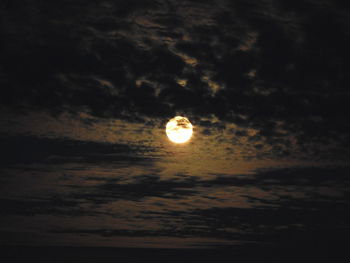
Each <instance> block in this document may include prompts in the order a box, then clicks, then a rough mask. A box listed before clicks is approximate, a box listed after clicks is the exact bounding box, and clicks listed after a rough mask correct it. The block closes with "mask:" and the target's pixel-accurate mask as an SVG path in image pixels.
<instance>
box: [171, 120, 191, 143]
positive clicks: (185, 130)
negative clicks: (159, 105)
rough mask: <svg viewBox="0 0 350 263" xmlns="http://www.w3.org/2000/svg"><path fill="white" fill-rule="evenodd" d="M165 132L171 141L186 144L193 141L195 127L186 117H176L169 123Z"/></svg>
mask: <svg viewBox="0 0 350 263" xmlns="http://www.w3.org/2000/svg"><path fill="white" fill-rule="evenodd" d="M165 131H166V134H167V136H168V138H169V140H170V141H172V142H174V143H184V142H187V141H188V140H189V139H191V137H192V133H193V126H192V124H191V123H190V121H189V120H188V119H187V118H186V117H182V116H176V117H175V118H172V119H170V120H169V121H168V123H167V124H166V129H165Z"/></svg>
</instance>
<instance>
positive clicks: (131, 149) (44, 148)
mask: <svg viewBox="0 0 350 263" xmlns="http://www.w3.org/2000/svg"><path fill="white" fill-rule="evenodd" d="M0 141H1V144H2V145H3V146H2V148H1V163H2V164H3V165H12V166H13V165H19V164H35V163H36V164H64V163H86V164H93V163H99V164H102V163H133V164H135V163H139V164H142V163H144V164H146V163H148V164H150V163H151V162H152V160H151V157H145V156H143V154H142V152H149V151H152V149H150V147H147V146H142V147H137V146H132V145H127V144H118V143H103V142H92V141H79V140H72V139H57V138H56V139H50V138H45V137H42V138H40V137H35V136H3V137H0Z"/></svg>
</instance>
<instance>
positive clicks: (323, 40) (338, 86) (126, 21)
mask: <svg viewBox="0 0 350 263" xmlns="http://www.w3.org/2000/svg"><path fill="white" fill-rule="evenodd" d="M2 5H3V7H4V8H3V9H2V14H3V19H2V25H3V26H2V30H1V34H2V36H3V39H5V41H3V44H2V46H3V48H2V50H3V51H2V53H1V57H2V67H1V76H2V77H1V82H2V86H4V87H7V88H6V89H5V90H4V92H5V93H4V94H3V96H2V103H3V104H7V105H12V106H15V105H16V107H19V106H20V105H22V106H23V103H24V104H26V105H28V104H29V105H31V106H30V107H34V108H46V109H47V108H48V109H51V110H53V111H56V112H57V111H58V112H59V111H62V110H64V109H71V110H72V111H74V109H77V108H79V109H86V110H88V111H89V112H91V113H92V114H94V115H97V116H104V117H112V116H114V117H121V116H122V115H123V114H124V115H125V113H126V112H127V116H130V115H136V116H137V115H140V114H141V115H146V116H147V115H148V116H153V117H163V116H168V115H172V114H174V113H175V112H188V113H193V114H195V115H198V114H199V115H206V114H215V115H216V116H217V117H219V118H220V119H221V120H227V121H233V122H236V123H238V124H240V125H248V126H253V127H256V128H259V129H261V130H262V132H269V133H273V134H274V133H275V132H276V131H275V130H274V128H273V127H271V126H270V124H271V123H275V122H276V121H282V122H283V124H282V125H283V128H285V129H287V130H288V131H290V132H292V133H293V134H295V135H296V136H297V137H299V138H300V139H302V138H309V137H310V136H311V137H315V138H320V137H325V136H333V134H347V131H348V129H349V127H348V123H349V120H348V116H347V115H346V112H347V111H348V107H347V106H346V105H347V104H348V103H347V100H348V93H347V91H346V87H347V83H348V82H349V74H348V68H349V65H348V61H349V59H348V58H349V55H350V53H349V51H348V48H347V47H348V46H349V43H348V42H349V37H348V36H347V32H348V30H347V29H348V28H349V21H348V19H347V12H348V9H344V8H341V5H342V3H341V2H339V3H338V2H334V1H332V2H331V1H323V2H322V3H321V2H318V1H284V2H283V3H280V2H278V1H268V2H266V3H264V4H263V2H261V1H248V2H247V1H240V0H237V1H232V2H230V3H229V4H227V5H226V4H225V3H224V2H219V3H218V4H217V5H214V4H213V3H209V2H208V3H202V2H197V1H184V2H182V3H181V4H179V5H178V6H177V5H176V4H175V3H172V2H171V1H170V2H168V3H165V2H164V3H163V2H157V1H132V2H130V1H118V2H117V3H114V2H108V1H107V2H104V3H97V2H95V1H84V4H83V5H81V4H78V3H74V4H73V3H68V2H65V3H62V4H60V5H59V6H53V5H51V3H50V4H46V3H42V2H40V1H35V0H32V1H29V0H28V1H26V2H25V4H21V5H20V6H17V5H15V4H9V3H6V4H2ZM194 10H196V11H194ZM196 12H197V13H196ZM192 13H193V14H196V15H198V18H197V19H196V20H194V18H191V15H190V14H192ZM165 33H167V34H165ZM164 34H165V35H166V36H165V35H164ZM164 37H165V38H167V40H164ZM174 50H177V51H176V52H180V53H182V54H185V55H186V56H189V57H191V58H193V59H195V60H196V61H197V62H198V63H197V64H196V65H189V64H187V62H185V61H186V58H184V57H181V56H182V55H179V53H176V52H175V53H174ZM188 59H189V58H187V60H188ZM252 72H254V73H252ZM19 76H20V77H19ZM203 77H209V78H210V79H211V80H213V81H216V82H217V83H218V84H219V85H220V86H221V88H220V89H219V91H218V92H217V93H216V95H215V96H214V97H211V96H209V94H210V87H209V86H208V85H207V84H206V82H205V81H204V82H203V81H202V79H203ZM96 78H98V79H100V80H104V81H108V82H109V83H111V86H110V87H109V88H107V87H105V86H104V85H101V82H98V81H96ZM176 78H184V79H187V80H188V83H187V85H186V87H185V88H183V87H181V86H178V85H176V81H175V79H176ZM138 79H145V80H147V81H149V82H150V83H153V85H152V86H149V85H142V86H140V87H136V81H137V80H138ZM159 91H160V92H159ZM242 116H245V117H244V118H242ZM342 140H343V143H344V142H346V143H348V141H349V140H348V137H346V138H343V139H342Z"/></svg>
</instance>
